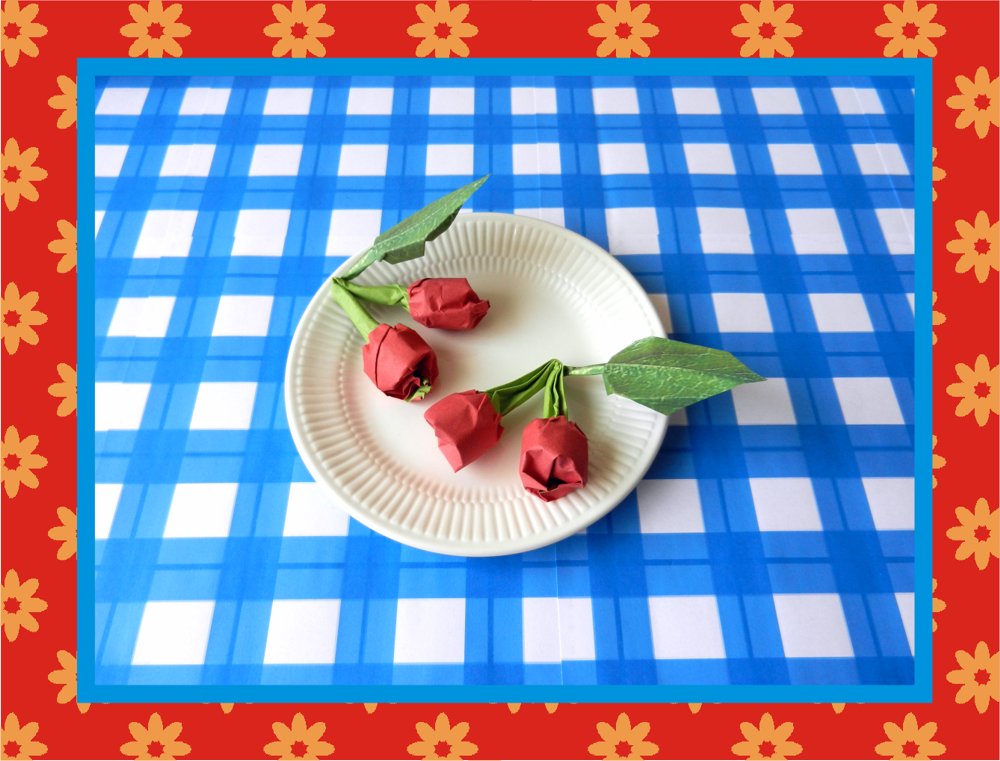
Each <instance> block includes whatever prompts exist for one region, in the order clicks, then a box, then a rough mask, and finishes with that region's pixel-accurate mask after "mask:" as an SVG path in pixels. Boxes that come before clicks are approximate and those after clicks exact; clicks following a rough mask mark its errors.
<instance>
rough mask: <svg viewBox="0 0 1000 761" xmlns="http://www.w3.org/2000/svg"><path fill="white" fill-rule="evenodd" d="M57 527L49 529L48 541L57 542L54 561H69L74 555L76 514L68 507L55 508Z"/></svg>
mask: <svg viewBox="0 0 1000 761" xmlns="http://www.w3.org/2000/svg"><path fill="white" fill-rule="evenodd" d="M56 516H57V517H58V518H59V525H58V526H53V527H52V528H50V529H49V533H48V537H49V539H51V540H53V541H55V542H59V549H58V550H56V560H69V559H70V558H71V557H73V556H74V555H75V554H76V513H74V512H73V511H72V510H70V509H69V508H68V507H57V508H56Z"/></svg>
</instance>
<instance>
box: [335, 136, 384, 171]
mask: <svg viewBox="0 0 1000 761" xmlns="http://www.w3.org/2000/svg"><path fill="white" fill-rule="evenodd" d="M388 163H389V146H388V145H353V144H352V145H342V146H341V147H340V162H339V163H338V165H337V174H338V175H340V176H341V177H383V176H385V168H386V166H388Z"/></svg>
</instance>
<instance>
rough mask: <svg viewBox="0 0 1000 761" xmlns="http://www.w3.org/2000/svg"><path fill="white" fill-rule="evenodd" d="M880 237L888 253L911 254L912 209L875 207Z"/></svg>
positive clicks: (912, 247) (912, 239)
mask: <svg viewBox="0 0 1000 761" xmlns="http://www.w3.org/2000/svg"><path fill="white" fill-rule="evenodd" d="M875 216H876V218H877V219H878V224H879V227H880V228H881V229H882V237H884V238H885V245H886V248H888V249H889V253H890V254H912V253H913V251H914V244H913V241H914V237H913V225H914V221H913V219H914V217H913V209H875Z"/></svg>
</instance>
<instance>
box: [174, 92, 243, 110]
mask: <svg viewBox="0 0 1000 761" xmlns="http://www.w3.org/2000/svg"><path fill="white" fill-rule="evenodd" d="M231 94H232V90H231V89H230V88H228V87H189V88H187V89H186V90H185V91H184V98H183V100H181V107H180V109H179V110H178V111H177V113H178V114H180V115H181V116H221V115H223V114H225V113H226V108H227V107H228V105H229V96H230V95H231Z"/></svg>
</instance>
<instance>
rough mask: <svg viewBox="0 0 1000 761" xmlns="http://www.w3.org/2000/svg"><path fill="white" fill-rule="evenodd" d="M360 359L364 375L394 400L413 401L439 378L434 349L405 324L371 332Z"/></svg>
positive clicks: (382, 326)
mask: <svg viewBox="0 0 1000 761" xmlns="http://www.w3.org/2000/svg"><path fill="white" fill-rule="evenodd" d="M361 358H362V360H363V362H364V369H365V375H367V376H368V377H369V378H371V379H372V382H374V384H375V385H376V386H377V387H378V389H379V390H380V391H381V392H382V393H384V394H385V395H386V396H391V397H393V398H394V399H410V398H411V397H412V396H413V395H414V394H415V393H416V392H417V391H418V390H419V389H420V387H421V386H424V385H432V384H433V383H434V381H436V380H437V377H438V367H437V357H436V356H435V355H434V350H433V349H432V348H431V347H430V346H428V345H427V343H426V342H425V341H424V339H423V338H421V337H420V334H419V333H417V332H416V331H415V330H413V329H411V328H408V327H407V326H406V325H386V324H385V323H382V324H381V325H379V326H378V327H377V328H375V330H373V331H372V332H371V333H369V335H368V343H366V344H365V345H364V347H363V348H362V349H361Z"/></svg>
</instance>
